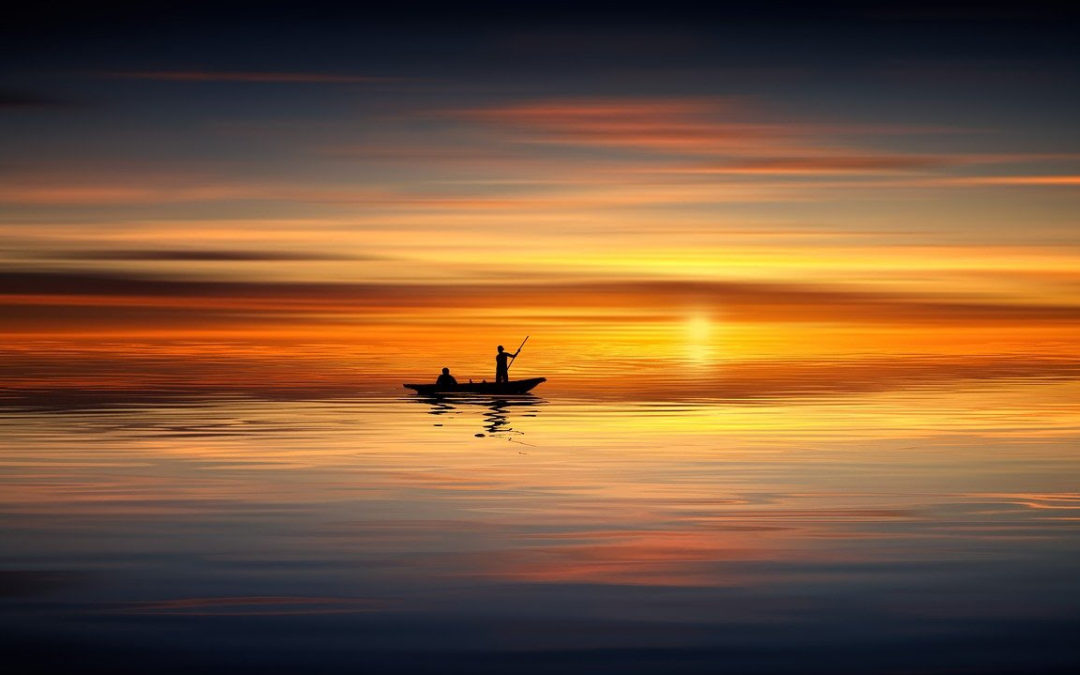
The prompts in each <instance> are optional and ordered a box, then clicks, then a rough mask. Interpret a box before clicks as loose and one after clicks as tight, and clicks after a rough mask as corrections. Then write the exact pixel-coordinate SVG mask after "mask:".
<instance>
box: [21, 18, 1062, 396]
mask: <svg viewBox="0 0 1080 675" xmlns="http://www.w3.org/2000/svg"><path fill="white" fill-rule="evenodd" d="M395 6H400V9H397V10H389V9H380V10H370V9H367V8H362V7H360V6H359V5H358V6H357V7H356V8H354V9H352V10H348V11H345V12H341V11H340V10H338V11H332V10H329V9H326V8H324V7H321V6H320V5H319V3H313V4H312V3H308V4H305V6H304V7H303V8H301V9H297V8H292V9H288V10H286V9H284V8H283V7H277V6H275V5H274V4H273V3H269V4H268V3H260V4H251V5H243V4H235V3H234V4H229V3H224V4H222V3H217V4H214V5H208V6H206V7H203V6H200V5H199V4H198V3H196V4H194V5H193V4H190V3H151V4H149V5H146V6H139V7H126V6H122V5H113V8H111V9H109V8H101V7H97V6H92V7H88V8H86V9H83V10H75V11H71V12H67V13H64V12H58V11H55V9H54V8H51V7H50V8H43V9H41V10H37V11H34V12H31V13H29V14H27V15H26V16H25V17H24V18H21V19H17V20H14V21H5V23H4V25H3V26H2V27H0V40H2V41H3V43H4V44H5V52H6V58H5V59H4V63H3V65H2V66H0V119H2V120H3V121H2V124H0V147H2V149H3V150H2V153H0V260H2V261H3V270H2V271H0V303H2V307H0V313H2V314H0V317H2V321H3V325H4V333H5V335H6V338H5V345H4V346H3V348H2V356H3V361H4V365H3V366H2V368H3V370H2V371H0V372H2V373H3V377H4V379H5V381H6V383H7V386H8V387H9V388H13V389H16V390H18V389H41V388H52V387H67V388H80V387H85V386H87V385H88V384H93V385H97V386H102V387H116V388H121V389H122V388H125V387H126V388H140V387H161V388H168V386H169V385H170V384H176V383H177V382H189V383H202V384H205V385H206V386H211V385H212V386H223V387H224V386H230V385H235V384H237V383H246V384H250V385H252V386H257V385H282V386H285V385H287V384H295V383H296V382H297V381H298V379H300V378H302V379H303V381H304V382H305V383H307V384H319V383H328V384H333V385H335V386H339V385H340V386H346V385H348V384H349V383H350V382H355V381H357V380H359V379H361V378H368V377H385V378H387V381H390V380H393V379H394V378H400V377H408V376H410V375H411V376H412V379H433V378H434V374H436V373H437V372H438V368H439V367H442V366H443V365H450V366H453V367H454V370H455V372H457V373H460V374H462V375H463V376H466V377H469V376H471V377H476V378H480V377H488V378H490V377H491V376H492V373H491V372H489V371H490V370H491V367H492V363H491V362H492V356H493V351H494V346H495V345H496V344H499V343H505V344H507V346H508V347H512V346H516V344H517V343H518V342H519V341H520V339H521V338H523V337H524V336H525V335H526V334H530V335H532V341H531V342H530V345H531V347H530V350H532V351H530V353H529V359H530V360H529V361H527V362H526V361H524V360H523V361H522V363H521V364H520V366H517V367H515V369H517V368H520V369H521V370H522V371H523V373H522V374H523V375H524V374H525V373H528V374H531V375H541V374H543V375H547V376H548V377H549V378H551V379H552V383H553V384H556V383H557V381H558V380H559V379H560V378H561V379H562V381H563V382H564V383H565V382H574V381H577V380H580V381H585V380H590V379H596V378H600V379H603V378H606V377H610V376H613V375H615V374H625V373H638V374H640V375H641V377H642V379H649V378H655V379H658V380H659V379H661V378H663V377H672V378H685V377H697V378H704V379H705V380H709V381H712V380H711V378H726V379H725V381H726V382H729V383H730V382H742V381H744V380H753V381H755V382H759V383H760V382H769V383H772V384H771V385H769V386H779V387H780V389H781V390H783V382H786V381H788V380H790V379H791V378H793V377H794V378H796V379H798V377H799V376H798V373H804V372H805V371H804V370H798V369H799V368H803V369H806V368H810V369H811V370H813V369H815V368H816V369H818V370H813V372H814V373H817V374H816V375H814V378H815V379H820V380H830V379H831V380H835V379H838V378H840V377H843V378H844V379H846V380H849V381H859V382H863V383H864V385H865V382H867V381H869V380H870V379H873V378H871V377H870V376H869V375H868V373H875V374H877V375H881V376H882V377H883V378H884V379H885V380H888V378H889V377H890V375H889V373H890V372H891V373H893V374H894V376H895V377H900V378H901V379H903V378H909V377H954V376H956V377H969V376H975V375H976V374H978V373H980V372H981V373H983V374H986V373H991V374H992V373H994V372H1002V373H1004V374H1005V375H1004V376H1024V375H1025V374H1038V373H1046V372H1050V371H1053V372H1064V370H1063V369H1070V372H1073V371H1075V369H1076V362H1077V361H1078V360H1080V355H1078V354H1077V350H1076V347H1075V344H1076V342H1075V341H1076V339H1077V338H1078V337H1080V222H1078V214H1080V133H1078V129H1080V125H1077V120H1078V119H1080V87H1078V86H1077V83H1078V82H1080V41H1077V39H1076V35H1077V34H1078V33H1077V29H1078V23H1077V21H1076V19H1077V13H1076V12H1075V11H1069V12H1057V13H1055V12H1054V11H1051V10H1050V9H1048V8H1047V7H1044V6H1040V5H1039V4H1038V3H1017V4H1001V5H986V4H982V5H979V6H977V7H976V6H972V5H969V4H964V3H948V4H944V5H942V4H940V3H938V4H935V5H933V6H931V5H921V4H919V3H914V4H912V3H907V4H904V5H902V6H901V8H899V9H894V8H889V7H888V6H886V5H868V6H867V7H878V8H877V9H872V8H863V9H859V8H856V7H855V6H853V5H820V6H817V7H815V8H813V9H811V8H809V7H803V8H801V9H800V8H799V7H791V6H787V5H783V4H775V3H773V4H769V3H766V4H763V5H759V4H755V5H754V7H755V8H756V9H749V8H747V7H741V8H737V9H731V8H725V7H720V6H717V7H716V8H714V9H712V10H707V11H706V10H693V9H689V8H688V7H687V6H681V5H679V4H678V3H664V4H663V5H659V6H654V7H648V6H646V5H637V4H617V3H612V4H608V5H595V4H594V5H589V6H585V5H581V4H578V3H501V4H493V5H475V6H473V8H472V10H470V11H468V12H464V11H455V10H453V9H449V6H448V8H447V9H443V10H435V11H432V10H430V9H426V10H421V9H420V7H419V6H407V5H395ZM526 363H528V365H526ZM829 364H831V365H829ZM904 364H907V365H904ZM830 368H840V369H841V370H842V373H843V374H842V375H837V374H836V372H837V371H830ZM883 368H884V371H883V370H882V369H883ZM890 369H891V370H890ZM886 371H887V372H886ZM762 372H766V373H767V374H766V375H761V373H762ZM830 372H831V373H832V374H830ZM853 373H855V374H853ZM860 373H861V374H860ZM882 373H884V374H883V375H882ZM429 376H430V377H429ZM755 377H757V378H758V379H756V380H755V379H754V378H755ZM740 378H741V379H740ZM761 378H764V379H761ZM777 383H780V384H777ZM762 386H765V385H762ZM751 389H753V387H751ZM765 389H766V390H767V389H768V386H765Z"/></svg>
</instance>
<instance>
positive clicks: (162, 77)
mask: <svg viewBox="0 0 1080 675" xmlns="http://www.w3.org/2000/svg"><path fill="white" fill-rule="evenodd" d="M99 75H100V76H101V77H110V78H118V79H128V80H158V81H163V82H255V83H268V84H369V83H377V82H392V81H396V78H388V77H373V76H369V75H346V74H339V73H299V72H266V71H242V70H219V71H210V70H138V71H111V72H105V73H99Z"/></svg>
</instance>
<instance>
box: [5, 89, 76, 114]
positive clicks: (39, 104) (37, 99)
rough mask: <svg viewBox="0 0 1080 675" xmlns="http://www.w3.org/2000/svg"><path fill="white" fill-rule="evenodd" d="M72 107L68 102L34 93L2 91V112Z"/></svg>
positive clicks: (11, 90)
mask: <svg viewBox="0 0 1080 675" xmlns="http://www.w3.org/2000/svg"><path fill="white" fill-rule="evenodd" d="M68 105H70V104H69V103H68V102H67V101H64V100H61V99H58V98H54V97H52V96H45V95H42V94H38V93H36V92H32V91H22V90H14V89H0V110H3V109H5V108H8V109H24V108H59V107H65V106H68Z"/></svg>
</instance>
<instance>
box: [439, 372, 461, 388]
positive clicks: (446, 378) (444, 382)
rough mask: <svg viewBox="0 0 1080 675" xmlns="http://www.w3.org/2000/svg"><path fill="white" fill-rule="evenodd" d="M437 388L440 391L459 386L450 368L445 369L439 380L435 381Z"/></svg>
mask: <svg viewBox="0 0 1080 675" xmlns="http://www.w3.org/2000/svg"><path fill="white" fill-rule="evenodd" d="M435 386H436V387H438V388H439V389H451V388H453V387H456V386H457V380H455V379H454V376H453V375H451V374H450V369H449V368H443V369H442V375H440V376H439V379H437V380H435Z"/></svg>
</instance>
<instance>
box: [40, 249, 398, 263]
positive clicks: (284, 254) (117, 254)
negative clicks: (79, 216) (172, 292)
mask: <svg viewBox="0 0 1080 675" xmlns="http://www.w3.org/2000/svg"><path fill="white" fill-rule="evenodd" d="M45 257H49V258H64V259H67V260H102V261H105V260H116V261H125V260H129V261H141V260H145V261H162V262H170V261H176V262H200V261H205V262H219V261H220V262H261V261H267V262H272V261H291V260H296V261H304V260H311V261H316V260H375V259H382V258H376V257H375V256H347V255H340V254H332V253H305V252H293V251H241V250H225V249H220V250H216V249H142V250H102V251H73V252H68V253H62V254H46V256H45Z"/></svg>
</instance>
